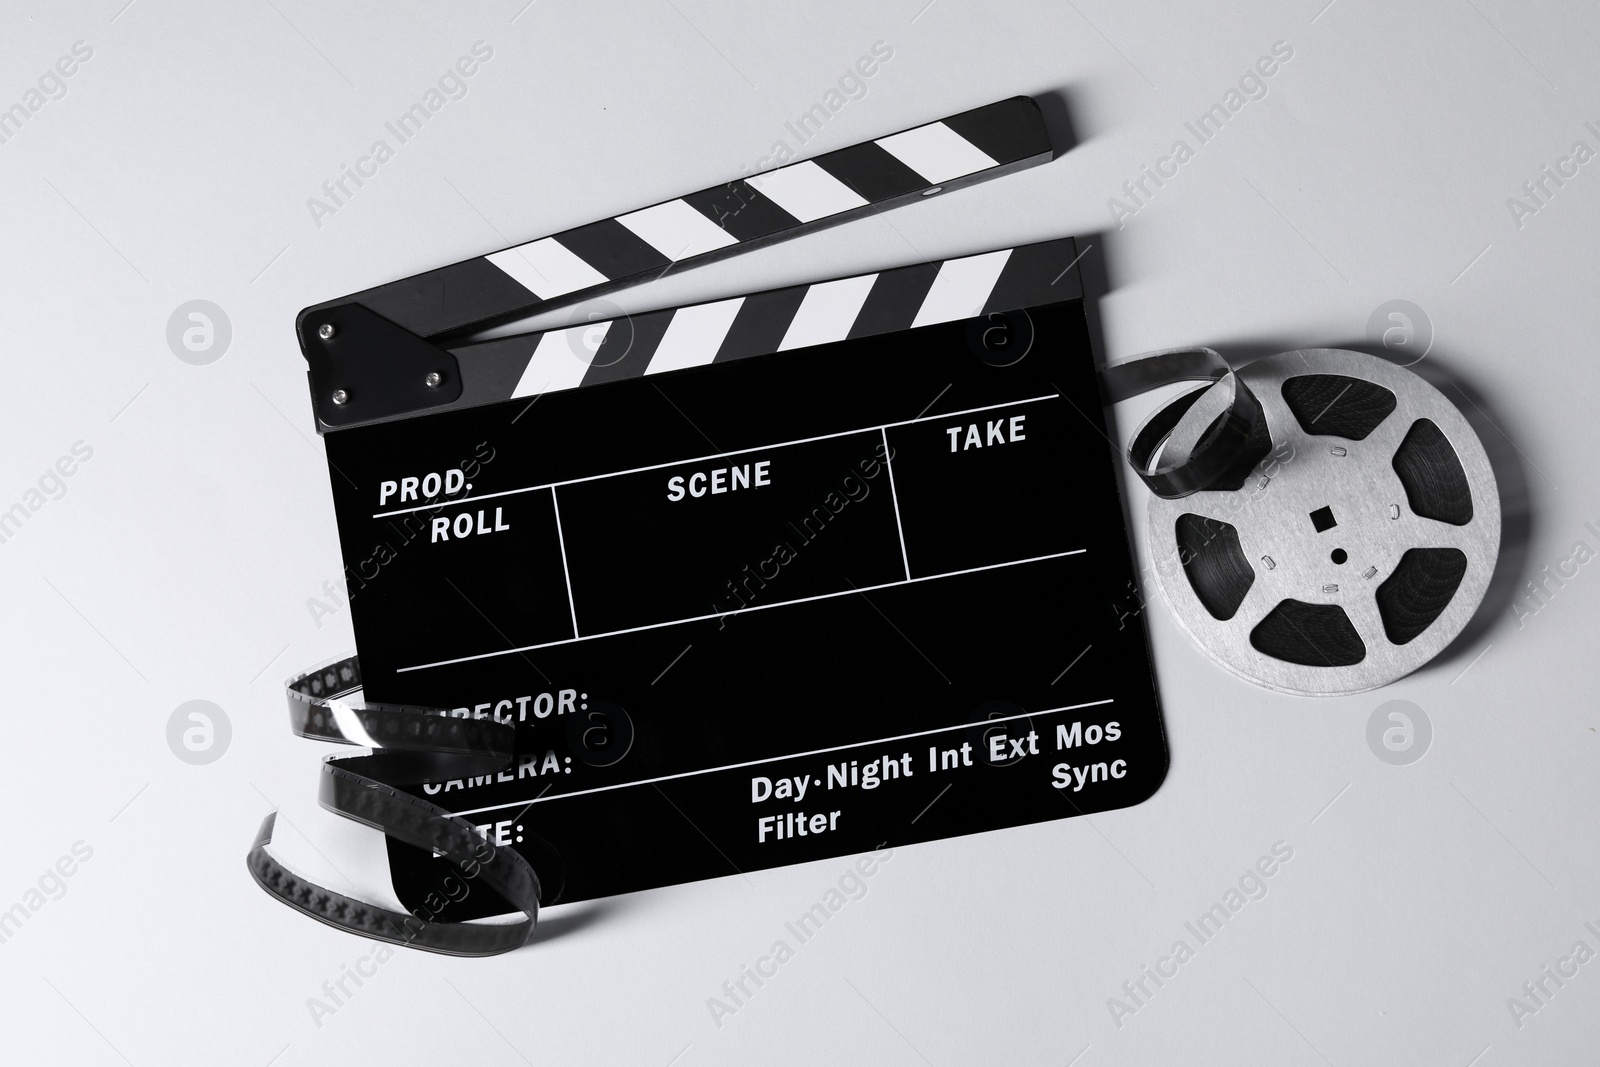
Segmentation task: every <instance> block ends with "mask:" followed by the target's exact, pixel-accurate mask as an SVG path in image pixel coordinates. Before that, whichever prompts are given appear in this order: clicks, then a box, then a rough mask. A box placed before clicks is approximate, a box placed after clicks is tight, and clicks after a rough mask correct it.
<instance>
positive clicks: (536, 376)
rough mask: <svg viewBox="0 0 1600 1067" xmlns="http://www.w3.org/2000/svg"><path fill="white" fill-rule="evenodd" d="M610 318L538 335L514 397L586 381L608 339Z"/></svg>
mask: <svg viewBox="0 0 1600 1067" xmlns="http://www.w3.org/2000/svg"><path fill="white" fill-rule="evenodd" d="M609 329H611V321H610V320H609V319H608V320H606V321H604V322H586V323H584V324H582V325H581V326H569V327H567V328H566V329H564V330H551V331H549V332H548V333H546V334H545V335H544V336H543V337H541V338H539V345H538V347H537V348H535V349H534V350H533V358H532V359H530V360H528V365H527V366H526V367H524V368H522V377H521V378H520V379H519V380H518V381H517V387H516V388H515V389H513V390H512V391H511V396H512V397H513V398H516V397H519V396H533V395H534V394H535V393H552V392H555V391H556V390H558V389H576V388H577V387H578V386H580V385H582V384H583V376H584V373H585V372H587V371H588V369H589V364H590V362H591V361H593V359H594V354H595V353H596V352H597V351H599V350H600V342H602V341H604V340H605V339H606V331H607V330H609Z"/></svg>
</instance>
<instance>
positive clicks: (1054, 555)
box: [395, 489, 1089, 674]
mask: <svg viewBox="0 0 1600 1067" xmlns="http://www.w3.org/2000/svg"><path fill="white" fill-rule="evenodd" d="M551 491H552V492H554V490H553V489H552V490H551ZM557 529H558V530H559V526H558V527H557ZM1087 551H1089V550H1088V549H1086V548H1074V549H1071V550H1070V551H1067V552H1051V553H1048V554H1046V555H1043V556H1032V557H1030V558H1028V559H1016V560H1011V561H1010V562H1008V563H987V564H985V565H983V566H982V567H968V568H966V569H965V570H959V571H945V572H944V573H943V574H925V575H923V576H922V577H920V578H907V579H905V580H904V581H900V582H881V583H879V584H878V585H863V586H860V587H859V588H855V589H839V590H836V591H834V592H832V593H818V594H817V595H816V596H803V597H796V598H795V599H793V600H777V601H774V602H773V603H771V604H753V605H751V606H750V607H748V608H733V609H732V610H729V611H714V612H711V613H709V614H706V615H691V616H689V617H688V618H684V619H668V620H667V621H666V622H652V623H648V624H646V625H644V626H629V627H627V628H626V629H622V630H607V631H606V632H605V633H600V634H585V635H584V636H582V637H563V638H561V639H560V640H559V641H544V642H541V643H540V644H537V645H523V646H522V647H521V648H506V649H501V650H500V651H498V652H480V653H478V654H477V655H476V656H457V657H456V658H455V659H441V660H436V661H435V662H433V663H417V664H413V665H412V666H410V667H400V668H398V669H396V671H395V673H396V674H405V673H407V672H408V671H425V670H427V669H428V668H430V667H449V666H452V665H453V664H457V663H473V662H476V661H477V660H480V659H494V658H495V657H496V656H514V655H516V654H517V653H519V652H533V651H535V650H537V649H541V648H555V647H556V646H557V645H570V644H572V643H573V642H575V641H598V640H599V639H601V638H602V637H620V636H621V635H623V634H636V633H641V632H643V631H645V630H659V629H661V628H662V627H663V626H681V625H683V624H684V623H687V622H705V621H706V620H707V619H723V618H727V617H728V616H729V615H744V614H746V613H748V612H752V611H767V610H768V609H771V608H786V607H789V606H791V605H793V604H809V603H811V602H812V601H813V600H831V599H833V598H834V597H840V596H854V595H855V594H856V593H875V592H877V591H878V590H879V589H893V588H895V587H896V586H901V585H914V584H916V583H917V582H931V581H934V580H935V579H938V578H959V577H960V576H961V575H963V574H977V573H979V572H980V571H993V570H999V569H1000V568H1001V567H1021V566H1023V565H1025V564H1028V563H1040V562H1043V561H1044V560H1047V559H1061V558H1063V557H1065V556H1081V555H1083V554H1084V553H1085V552H1087ZM564 561H565V556H563V562H564ZM571 594H572V589H571V585H570V583H569V584H568V589H567V595H568V597H569V598H570V597H571ZM573 632H574V633H576V632H577V616H576V615H574V616H573Z"/></svg>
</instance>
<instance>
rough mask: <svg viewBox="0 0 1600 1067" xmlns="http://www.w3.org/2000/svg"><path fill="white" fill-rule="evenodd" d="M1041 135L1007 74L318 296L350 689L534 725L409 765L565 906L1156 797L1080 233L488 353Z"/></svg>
mask: <svg viewBox="0 0 1600 1067" xmlns="http://www.w3.org/2000/svg"><path fill="white" fill-rule="evenodd" d="M1053 155H1054V152H1053V150H1052V146H1051V143H1050V140H1049V137H1048V135H1047V133H1046V130H1045V127H1044V124H1043V122H1042V121H1041V118H1040V115H1039V110H1038V107H1037V105H1036V104H1035V103H1034V101H1032V100H1030V99H1028V98H1025V97H1018V98H1014V99H1010V100H1005V101H1001V102H999V103H996V104H992V105H990V106H987V107H983V108H979V109H977V110H974V111H969V112H966V113H964V114H961V115H957V116H953V117H950V118H947V119H944V120H943V121H940V122H934V123H930V124H927V125H923V126H920V127H917V128H915V129H911V130H908V131H905V132H902V133H898V134H895V135H893V136H889V137H884V138H881V139H878V140H876V141H872V142H868V143H864V144H859V145H855V146H852V147H849V148H845V149H843V150H840V151H837V152H833V153H829V154H827V155H823V156H819V157H816V158H814V159H811V160H807V161H803V162H798V163H794V164H791V165H789V166H785V167H782V168H780V169H777V170H774V171H770V172H767V173H765V174H762V175H759V176H756V177H751V178H748V179H744V180H739V181H734V182H731V183H728V184H726V185H722V186H718V187H716V188H713V189H709V190H706V191H704V192H701V193H697V194H694V195H692V196H685V197H681V198H679V199H675V200H669V201H666V202H664V203H661V204H657V205H655V206H653V207H647V208H644V209H643V210H640V211H636V212H632V213H630V214H625V215H621V216H619V217H617V218H613V219H608V220H605V221H602V222H597V223H594V224H592V225H587V226H582V227H579V228H577V229H573V230H568V231H565V232H563V233H559V234H556V235H555V236H552V237H546V238H543V239H541V240H536V241H533V242H531V243H528V244H523V245H520V246H517V247H514V248H509V249H506V250H504V251H501V252H496V253H494V254H492V255H488V256H484V257H481V258H477V259H472V260H468V261H466V262H463V263H458V264H455V265H453V266H449V267H445V268H443V269H441V270H437V271H432V272H429V273H426V274H422V275H418V276H416V277H414V278H409V279H406V280H404V281H399V282H395V283H392V284H388V285H383V286H380V287H378V288H375V289H370V290H367V291H365V292H362V293H357V294H355V295H353V296H350V297H345V298H342V299H340V300H336V301H331V302H328V303H326V304H322V305H318V306H316V307H312V308H308V309H306V310H305V311H304V312H302V313H301V316H300V318H299V322H298V332H299V337H300V341H301V345H302V349H303V351H304V353H305V356H306V358H307V360H308V361H309V364H310V372H309V378H310V385H311V392H312V400H313V406H314V409H315V412H316V416H317V420H318V426H319V430H320V431H321V432H322V434H323V435H324V438H325V442H326V447H327V454H328V460H329V466H330V472H331V473H330V477H331V481H332V488H333V499H334V505H335V510H336V513H337V517H338V524H339V537H340V543H341V546H342V550H343V554H344V562H345V566H346V578H347V582H348V585H349V592H350V605H351V613H352V617H353V623H354V628H355V635H356V642H357V646H358V653H359V662H360V668H359V669H360V680H361V682H362V683H363V684H364V687H365V696H366V698H367V699H368V700H373V701H382V702H393V703H404V704H409V705H420V706H427V707H434V708H441V709H446V710H447V711H448V712H449V713H450V714H451V715H453V716H455V717H456V718H458V719H464V720H468V721H480V720H486V721H488V722H492V723H498V724H509V725H510V726H511V727H514V730H515V746H514V752H512V753H510V754H509V758H507V759H505V760H503V761H502V762H503V765H502V766H500V767H499V769H495V770H491V771H489V772H488V773H483V772H482V771H481V770H479V771H478V773H474V774H463V775H461V776H459V777H451V778H435V779H431V780H427V781H398V780H397V781H392V782H389V783H388V784H389V785H392V786H394V787H395V788H396V789H397V790H399V791H401V792H403V793H404V794H406V795H408V796H410V797H414V798H416V799H418V800H422V801H426V802H427V803H428V804H431V805H435V806H437V807H439V808H442V809H444V810H445V811H448V812H450V813H452V814H453V815H456V816H459V817H460V818H461V819H464V820H466V822H468V823H470V824H471V825H472V826H473V827H474V828H475V829H476V831H477V833H478V834H479V835H480V836H481V837H483V838H484V839H486V840H487V841H489V842H491V843H493V844H494V845H496V846H499V847H502V848H506V847H509V848H511V849H515V850H517V851H518V852H520V853H521V854H523V855H524V856H525V857H526V859H527V860H528V861H529V862H530V863H531V865H532V867H533V868H534V869H535V870H536V871H538V872H539V879H538V881H539V883H540V885H541V887H542V888H541V891H540V898H541V902H542V903H544V904H550V903H553V902H556V901H561V902H566V901H576V900H583V899H587V898H593V897H598V896H604V895H609V894H615V893H621V892H628V891H632V890H640V889H648V888H652V887H657V886H664V885H671V884H675V883H681V882H686V881H692V880H696V879H702V878H714V877H721V876H727V875H733V874H736V873H738V872H744V871H750V870H755V869H761V868H770V867H775V866H781V865H785V864H791V863H797V862H803V861H808V860H816V859H821V858H825V857H832V856H839V855H844V854H849V853H854V852H860V851H864V850H868V849H872V848H876V847H879V846H882V845H885V844H887V845H890V846H901V845H906V844H911V843H915V842H921V841H929V840H934V839H939V838H947V837H951V836H955V835H961V834H970V833H977V832H983V831H992V830H999V829H1002V828H1005V827H1012V826H1018V825H1022V824H1027V823H1035V822H1041V821H1046V820H1053V819H1062V818H1070V817H1073V816H1076V815H1081V814H1085V813H1092V812H1097V811H1104V810H1107V809H1113V808H1120V807H1125V806H1128V805H1131V804H1136V803H1138V802H1140V801H1142V800H1143V799H1145V798H1146V797H1148V796H1150V795H1151V794H1152V793H1153V792H1154V791H1155V790H1156V788H1157V787H1158V786H1159V785H1160V783H1161V781H1162V779H1163V777H1164V775H1165V772H1166V767H1167V755H1166V745H1165V740H1164V737H1163V732H1162V725H1161V719H1160V714H1159V708H1158V703H1157V695H1156V691H1155V686H1154V680H1153V676H1152V671H1151V666H1150V660H1149V654H1148V649H1147V644H1146V636H1145V632H1144V628H1143V625H1142V621H1141V620H1140V619H1139V618H1138V617H1137V616H1136V615H1135V614H1130V613H1129V612H1127V611H1125V610H1119V608H1118V605H1119V604H1122V603H1123V602H1124V601H1125V600H1126V598H1127V591H1128V590H1129V589H1130V588H1132V587H1133V585H1132V582H1133V570H1132V566H1131V563H1130V555H1129V544H1128V534H1127V530H1126V527H1125V522H1124V518H1123V505H1122V502H1121V499H1120V497H1119V488H1118V482H1117V479H1116V475H1115V472H1114V466H1115V463H1116V462H1117V456H1116V453H1115V450H1114V449H1113V448H1112V447H1111V446H1110V445H1109V444H1108V439H1107V436H1106V427H1105V425H1104V420H1103V415H1102V398H1101V394H1100V391H1099V386H1098V384H1097V380H1096V372H1095V365H1094V360H1093V357H1092V355H1091V351H1090V344H1089V337H1088V331H1087V327H1086V322H1085V316H1084V299H1083V287H1082V283H1081V280H1080V277H1079V272H1078V265H1077V264H1078V259H1079V252H1080V248H1079V246H1078V245H1077V243H1075V242H1074V241H1073V240H1072V239H1070V238H1066V239H1061V240H1054V241H1048V242H1045V243H1042V244H1034V245H1026V246H1022V247H1016V248H1007V249H999V250H993V251H986V252H982V253H981V254H977V255H971V256H965V257H960V258H954V259H948V260H944V261H940V262H931V263H913V264H911V265H907V266H900V267H896V268H894V269H889V270H884V271H882V272H879V273H875V274H867V275H862V276H858V277H849V278H840V279H835V280H830V281H821V282H818V283H815V284H811V285H800V286H794V287H790V288H785V289H778V290H772V291H768V292H760V293H753V294H748V295H741V296H733V297H730V298H728V299H724V300H717V301H712V302H709V303H702V304H697V305H693V306H688V307H679V308H669V309H664V310H659V311H651V312H648V313H644V314H635V315H632V316H625V317H624V316H619V317H617V318H616V319H614V320H611V321H592V322H590V321H586V322H578V323H576V324H574V325H572V326H570V327H568V328H564V329H552V330H547V331H544V332H539V333H530V334H521V335H517V336H512V337H499V338H495V339H492V340H486V341H475V340H471V339H470V335H471V333H472V331H476V330H481V329H483V328H484V327H486V326H489V325H493V324H496V323H501V322H506V321H509V320H514V319H516V318H518V317H522V316H526V315H528V314H530V313H532V312H534V311H539V310H544V309H548V308H551V307H554V306H556V305H557V304H559V303H566V302H571V301H576V300H578V299H582V298H587V297H591V296H593V295H595V294H597V293H601V292H605V291H607V290H612V289H617V288H620V287H622V286H625V285H631V284H635V283H637V282H639V281H641V280H644V279H648V278H650V277H652V276H655V275H659V274H661V273H662V272H663V271H665V270H666V269H668V268H672V267H675V266H676V265H678V264H684V263H687V262H690V261H696V262H698V261H703V260H707V259H712V258H716V257H722V256H728V255H733V254H738V253H740V252H742V251H744V250H746V249H748V248H750V247H752V246H757V245H761V244H765V243H769V242H772V241H775V240H779V239H784V238H788V237H791V236H795V235H797V234H799V233H803V232H806V231H808V230H811V229H814V228H817V227H819V226H822V225H827V224H833V223H837V222H841V221H845V220H848V219H851V218H856V217H860V216H863V215H865V214H867V213H869V212H876V211H883V210H887V209H891V208H893V207H895V206H898V205H900V204H903V203H908V202H914V201H916V200H920V199H922V198H923V197H925V196H929V195H933V194H940V195H947V194H949V193H951V192H953V191H955V190H957V189H959V188H961V187H963V186H965V185H968V184H972V183H975V182H978V181H983V180H987V179H990V178H994V177H998V176H1001V175H1004V174H1007V173H1010V172H1013V171H1016V170H1019V169H1022V168H1025V167H1029V166H1033V165H1037V164H1040V163H1044V162H1047V161H1048V160H1050V159H1051V158H1053ZM347 673H348V672H347ZM330 681H331V676H330ZM346 733H347V734H348V733H349V731H348V730H347V731H346ZM371 821H374V823H375V824H377V821H376V820H371ZM389 856H390V861H391V869H392V874H393V879H394V885H395V889H396V891H397V893H398V895H399V897H400V899H401V901H402V902H404V903H405V904H406V905H407V907H408V908H414V907H415V906H416V904H417V902H418V901H420V900H421V899H422V898H423V897H424V896H425V895H426V893H427V891H428V890H427V887H428V886H430V885H434V884H436V883H437V881H438V868H439V867H440V866H441V865H446V864H449V863H450V862H451V860H450V859H449V858H448V857H441V856H439V855H437V854H435V853H433V852H430V850H428V849H425V848H418V847H415V846H414V845H411V844H406V843H404V842H401V841H397V840H394V839H391V843H390V849H389ZM556 871H559V875H556V874H555V873H554V872H556ZM506 910H507V906H506V904H505V903H504V902H503V901H501V900H500V899H499V898H498V897H497V896H495V895H494V894H492V893H478V894H475V895H473V896H470V897H468V898H466V899H464V900H460V901H454V902H452V903H450V904H449V905H448V907H446V908H445V909H444V911H443V912H440V913H438V914H436V915H430V917H431V918H442V919H445V920H451V921H458V920H467V919H472V918H475V917H480V916H485V915H490V914H494V913H496V912H497V911H498V912H504V911H506ZM319 917H322V916H319Z"/></svg>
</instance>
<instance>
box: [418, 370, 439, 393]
mask: <svg viewBox="0 0 1600 1067" xmlns="http://www.w3.org/2000/svg"><path fill="white" fill-rule="evenodd" d="M443 382H444V375H442V374H440V373H439V372H438V371H436V370H431V371H429V372H428V376H427V377H426V378H423V379H422V384H423V385H426V386H427V387H428V388H429V389H437V388H439V386H440V385H441V384H443Z"/></svg>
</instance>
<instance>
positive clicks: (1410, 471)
mask: <svg viewBox="0 0 1600 1067" xmlns="http://www.w3.org/2000/svg"><path fill="white" fill-rule="evenodd" d="M1237 379H1238V381H1237V383H1236V392H1237V391H1238V387H1239V386H1242V387H1243V392H1242V394H1240V395H1244V394H1253V396H1254V398H1255V402H1256V403H1257V404H1258V405H1259V408H1260V414H1261V418H1259V419H1257V420H1255V421H1254V425H1253V426H1252V427H1251V429H1250V430H1249V432H1248V434H1247V435H1246V434H1245V433H1244V432H1243V431H1242V430H1241V431H1240V432H1239V433H1238V434H1236V437H1237V438H1238V439H1239V440H1240V442H1241V444H1240V447H1238V448H1237V449H1235V450H1234V451H1233V453H1232V458H1231V463H1230V465H1229V467H1228V469H1227V470H1226V471H1224V472H1223V473H1222V474H1221V475H1220V476H1219V477H1217V478H1216V479H1214V480H1211V481H1209V483H1208V484H1207V486H1206V487H1205V488H1203V489H1200V490H1198V491H1195V492H1192V493H1188V494H1187V495H1182V496H1176V497H1174V496H1172V495H1167V496H1162V495H1156V496H1153V497H1152V498H1151V501H1150V513H1149V514H1150V529H1149V540H1150V551H1151V554H1152V557H1153V558H1154V560H1155V564H1156V567H1155V570H1156V577H1157V581H1158V583H1159V585H1160V586H1161V590H1162V593H1163V595H1164V596H1165V598H1166V601H1167V603H1168V605H1170V606H1171V608H1172V611H1173V614H1174V615H1176V616H1177V618H1178V621H1179V622H1180V623H1181V624H1182V626H1183V628H1184V629H1185V630H1187V631H1188V632H1189V634H1190V636H1192V637H1193V638H1194V639H1195V640H1196V641H1197V642H1198V643H1199V644H1200V646H1201V647H1202V648H1203V649H1205V651H1206V652H1207V653H1208V654H1209V655H1210V656H1211V657H1212V658H1213V659H1215V660H1216V661H1217V662H1219V663H1220V664H1222V665H1223V666H1224V667H1226V668H1228V669H1229V670H1230V671H1233V672H1234V673H1235V674H1238V675H1240V676H1241V677H1243V678H1246V679H1248V680H1249V681H1252V682H1256V683H1258V684H1260V685H1264V686H1267V687H1268V688H1271V689H1276V690H1279V691H1280V692H1286V693H1296V694H1302V695H1318V696H1326V695H1335V694H1340V693H1357V692H1361V691H1363V690H1367V689H1373V688H1376V687H1378V686H1381V685H1385V684H1387V683H1389V682H1392V681H1394V680H1395V679H1397V678H1400V677H1403V676H1404V675H1406V674H1409V673H1410V672H1412V671H1414V670H1416V669H1417V668H1418V667H1421V666H1422V665H1423V664H1425V663H1427V662H1428V661H1429V660H1430V659H1432V658H1433V657H1434V656H1436V655H1437V654H1438V653H1439V652H1440V651H1441V650H1443V649H1444V647H1445V646H1446V645H1448V644H1449V643H1450V641H1451V640H1453V639H1454V638H1455V637H1456V635H1457V634H1459V633H1460V632H1461V631H1462V629H1463V628H1464V627H1465V626H1466V624H1467V622H1468V620H1469V619H1470V618H1471V617H1472V614H1473V612H1474V611H1475V610H1476V609H1477V607H1478V604H1479V602H1480V601H1481V600H1482V599H1483V595H1484V592H1485V590H1486V589H1487V588H1488V585H1489V580H1490V577H1491V575H1492V574H1493V572H1494V567H1495V561H1496V558H1497V556H1498V553H1499V549H1500V501H1499V495H1498V492H1497V489H1496V485H1495V478H1494V472H1493V470H1492V469H1491V467H1490V464H1489V459H1488V456H1487V455H1486V454H1485V452H1484V450H1483V445H1482V444H1481V443H1480V442H1479V440H1478V437H1477V435H1476V434H1475V433H1474V432H1473V430H1472V428H1471V426H1470V425H1468V423H1467V421H1466V419H1465V418H1464V417H1463V416H1462V415H1461V413H1460V412H1459V411H1457V410H1456V408H1455V406H1454V405H1453V404H1451V402H1450V401H1449V400H1448V399H1446V398H1445V396H1444V395H1443V394H1442V393H1440V392H1439V391H1438V390H1437V389H1435V388H1434V387H1433V386H1432V385H1429V384H1428V383H1427V382H1425V381H1424V380H1423V379H1422V378H1420V377H1419V376H1417V375H1416V374H1413V373H1412V372H1410V371H1407V370H1404V369H1403V368H1400V367H1396V366H1394V365H1393V364H1390V363H1387V362H1385V361H1383V360H1381V359H1377V358H1375V357H1373V356H1368V355H1364V354H1362V353H1359V352H1350V351H1344V350H1340V349H1326V348H1323V349H1305V350H1301V351H1295V352H1284V353H1281V354H1279V355H1276V356H1271V357H1269V358H1267V359H1263V360H1260V361H1258V362H1256V363H1252V364H1250V365H1249V366H1247V367H1245V368H1243V369H1242V370H1240V371H1239V372H1238V373H1237ZM1210 391H1214V390H1211V389H1209V388H1207V389H1201V390H1197V391H1195V392H1194V393H1190V394H1188V395H1187V396H1185V397H1184V398H1182V399H1180V400H1179V401H1178V402H1177V403H1176V404H1174V405H1172V406H1171V407H1180V406H1181V407H1182V408H1184V409H1191V408H1192V410H1194V411H1196V412H1200V413H1205V411H1206V404H1205V397H1204V396H1203V394H1205V393H1207V392H1210ZM1171 407H1169V409H1168V410H1169V411H1170V410H1171ZM1163 414H1164V413H1163ZM1182 414H1183V411H1182V410H1180V411H1179V412H1178V415H1182ZM1161 417H1162V416H1161V415H1158V416H1156V417H1155V418H1156V419H1160V418H1161ZM1152 421H1155V420H1152ZM1217 421H1218V422H1219V423H1220V422H1221V421H1222V420H1221V418H1219V419H1218V420H1217ZM1168 422H1169V424H1173V423H1177V415H1174V416H1169V417H1168ZM1213 425H1214V426H1215V425H1216V424H1215V423H1214V424H1213ZM1178 429H1179V430H1181V429H1182V426H1181V425H1179V426H1178ZM1171 436H1173V437H1179V436H1181V434H1180V433H1178V432H1176V431H1175V432H1173V433H1172V435H1171ZM1161 451H1162V449H1161V448H1157V449H1155V450H1154V451H1153V454H1154V455H1155V456H1160V455H1161ZM1197 452H1198V449H1197ZM1161 461H1162V462H1166V461H1167V458H1166V457H1162V458H1161ZM1141 473H1143V472H1141ZM1146 480H1147V481H1148V480H1149V479H1148V477H1147V479H1146Z"/></svg>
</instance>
